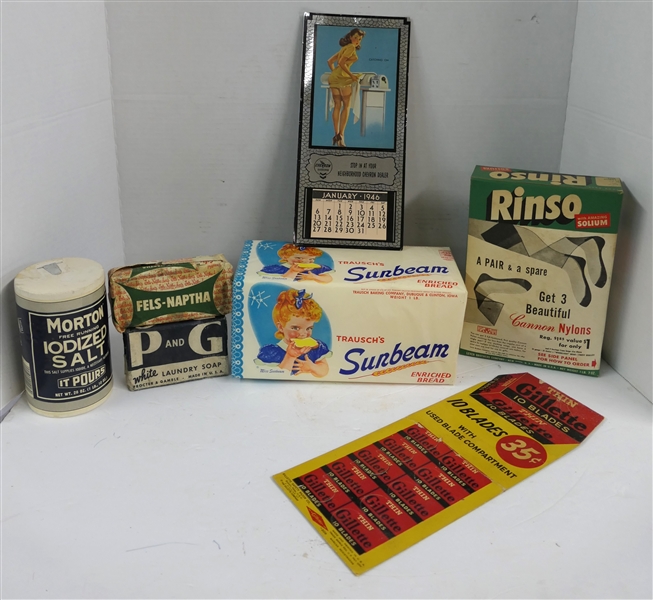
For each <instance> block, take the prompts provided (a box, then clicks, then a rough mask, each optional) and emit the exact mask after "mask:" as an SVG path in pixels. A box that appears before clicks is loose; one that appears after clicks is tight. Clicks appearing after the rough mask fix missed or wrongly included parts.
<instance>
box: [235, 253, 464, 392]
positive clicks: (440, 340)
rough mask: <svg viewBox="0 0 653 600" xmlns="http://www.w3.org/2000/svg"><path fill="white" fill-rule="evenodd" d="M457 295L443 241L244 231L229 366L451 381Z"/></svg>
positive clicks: (270, 373) (341, 377)
mask: <svg viewBox="0 0 653 600" xmlns="http://www.w3.org/2000/svg"><path fill="white" fill-rule="evenodd" d="M466 297H467V292H466V291H465V286H464V283H463V280H462V277H461V276H460V273H459V271H458V269H457V267H456V263H455V262H454V260H453V257H452V255H451V252H450V251H449V249H448V248H418V247H406V248H404V250H402V251H400V252H383V251H374V250H353V249H345V248H340V249H333V248H332V249H328V250H327V249H323V248H315V247H310V246H299V245H295V244H285V243H283V242H271V241H248V242H246V244H245V247H244V249H243V254H242V256H241V259H240V263H239V265H238V269H237V271H236V275H235V278H234V311H233V318H232V333H231V348H232V350H231V355H232V373H233V375H235V376H237V377H245V378H265V379H288V380H305V381H307V380H310V381H316V380H328V381H354V382H374V383H382V382H383V383H385V382H393V383H423V384H452V383H453V382H454V379H455V375H456V359H457V355H458V346H459V343H460V332H461V328H462V320H463V313H464V310H465V300H466Z"/></svg>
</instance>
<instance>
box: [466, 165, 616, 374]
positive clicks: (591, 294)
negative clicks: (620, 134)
mask: <svg viewBox="0 0 653 600" xmlns="http://www.w3.org/2000/svg"><path fill="white" fill-rule="evenodd" d="M622 197H623V190H622V187H621V181H620V180H619V179H617V178H610V177H591V176H579V175H565V174H556V173H536V172H528V171H517V170H514V169H503V168H494V167H476V169H475V171H474V174H473V175H472V183H471V193H470V209H469V216H470V218H469V236H468V247H467V268H466V275H465V284H466V286H467V291H468V294H469V297H468V300H467V311H466V313H465V325H464V329H463V336H462V342H461V352H462V353H463V354H468V355H471V356H480V357H485V358H492V359H499V360H505V361H509V362H519V363H524V364H527V365H533V366H539V367H549V368H552V369H560V370H564V371H572V372H575V373H581V374H583V375H595V376H596V375H598V373H599V367H600V364H601V346H602V344H603V333H604V329H605V317H606V311H607V306H608V294H609V290H610V282H611V280H612V264H613V260H614V252H615V246H616V242H617V230H618V227H619V213H620V210H621V201H622Z"/></svg>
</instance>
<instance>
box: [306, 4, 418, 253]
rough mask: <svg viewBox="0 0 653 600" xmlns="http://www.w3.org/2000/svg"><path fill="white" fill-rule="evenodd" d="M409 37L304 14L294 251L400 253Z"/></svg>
mask: <svg viewBox="0 0 653 600" xmlns="http://www.w3.org/2000/svg"><path fill="white" fill-rule="evenodd" d="M409 34H410V23H409V21H408V19H404V18H398V17H392V18H389V17H361V16H356V17H354V16H348V15H328V14H315V13H306V14H305V16H304V62H303V85H302V101H301V115H300V135H299V156H298V174H297V192H296V202H295V228H294V241H295V243H297V244H306V245H319V246H326V247H338V246H343V247H350V248H370V249H371V248H377V249H384V250H400V249H401V248H402V246H403V239H402V237H403V205H404V202H403V196H404V177H403V176H404V170H405V166H404V162H405V133H406V92H407V87H408V43H409Z"/></svg>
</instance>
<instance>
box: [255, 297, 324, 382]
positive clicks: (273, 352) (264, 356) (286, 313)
mask: <svg viewBox="0 0 653 600" xmlns="http://www.w3.org/2000/svg"><path fill="white" fill-rule="evenodd" d="M321 318H322V308H321V307H320V305H319V304H318V303H317V302H316V301H315V300H313V297H312V294H307V293H306V290H293V289H290V290H285V291H283V292H281V293H280V294H279V297H278V298H277V304H276V305H275V307H274V308H273V309H272V320H273V321H274V324H275V326H276V327H277V332H276V333H275V336H276V337H277V339H279V343H277V344H268V345H266V346H263V347H261V349H260V351H259V353H258V356H257V357H256V362H257V364H267V365H277V366H279V367H280V368H281V369H285V370H287V371H290V372H291V373H292V374H293V375H297V374H300V373H306V374H310V375H313V376H314V377H324V376H325V375H327V374H328V372H329V365H328V363H327V362H326V359H327V358H329V357H330V356H331V351H330V350H329V348H328V346H327V345H326V344H325V343H324V342H321V341H320V340H316V339H313V337H312V334H313V326H314V325H315V323H316V322H317V321H319V320H320V319H321Z"/></svg>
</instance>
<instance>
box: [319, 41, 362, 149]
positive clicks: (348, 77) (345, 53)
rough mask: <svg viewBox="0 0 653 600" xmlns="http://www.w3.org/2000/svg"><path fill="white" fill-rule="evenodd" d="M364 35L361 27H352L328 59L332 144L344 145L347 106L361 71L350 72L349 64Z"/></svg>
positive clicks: (354, 93) (353, 93)
mask: <svg viewBox="0 0 653 600" xmlns="http://www.w3.org/2000/svg"><path fill="white" fill-rule="evenodd" d="M364 36H365V32H364V31H363V30H362V29H358V28H356V29H352V30H351V31H350V32H349V33H348V34H347V35H345V37H343V38H341V39H340V46H341V49H340V50H339V51H338V52H336V53H335V54H334V55H333V56H332V57H331V58H330V59H329V60H328V61H327V63H328V65H329V69H331V73H330V74H329V88H330V89H331V95H332V97H333V104H334V107H333V114H332V117H333V130H334V134H335V135H334V136H333V145H334V146H345V128H346V127H347V121H348V119H349V108H350V105H351V99H352V96H355V95H356V93H357V89H356V88H357V87H358V80H359V79H360V78H361V76H362V74H361V73H352V72H351V66H352V65H353V64H354V63H355V62H356V61H357V60H358V55H357V54H356V50H360V48H361V40H362V39H363V37H364Z"/></svg>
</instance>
